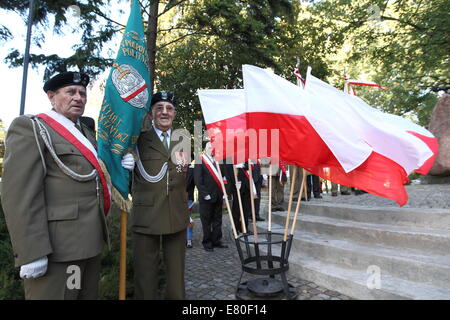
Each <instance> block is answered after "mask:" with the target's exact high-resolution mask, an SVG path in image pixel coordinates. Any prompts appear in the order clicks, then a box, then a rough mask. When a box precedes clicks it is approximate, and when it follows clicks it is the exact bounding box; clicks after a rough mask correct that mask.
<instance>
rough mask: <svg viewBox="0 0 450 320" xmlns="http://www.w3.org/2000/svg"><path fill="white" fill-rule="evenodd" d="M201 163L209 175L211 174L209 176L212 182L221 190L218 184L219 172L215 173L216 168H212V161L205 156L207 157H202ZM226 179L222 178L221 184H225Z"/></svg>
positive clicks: (220, 185)
mask: <svg viewBox="0 0 450 320" xmlns="http://www.w3.org/2000/svg"><path fill="white" fill-rule="evenodd" d="M202 161H203V163H204V164H205V166H206V169H208V171H209V173H210V174H211V176H212V177H213V179H214V181H215V182H216V183H217V185H218V186H219V189H220V190H222V184H221V183H220V175H219V172H218V171H217V169H216V167H215V166H214V163H213V162H212V160H211V159H210V158H209V157H208V156H207V155H205V154H204V155H202ZM227 183H228V182H227V178H226V177H225V176H223V184H224V185H225V184H227Z"/></svg>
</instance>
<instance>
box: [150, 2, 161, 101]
mask: <svg viewBox="0 0 450 320" xmlns="http://www.w3.org/2000/svg"><path fill="white" fill-rule="evenodd" d="M158 5H159V1H158V0H152V1H150V14H149V16H148V29H147V51H148V62H149V69H150V70H149V72H150V92H152V93H153V89H154V87H155V65H156V31H157V29H158Z"/></svg>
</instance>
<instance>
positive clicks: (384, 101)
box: [309, 0, 450, 125]
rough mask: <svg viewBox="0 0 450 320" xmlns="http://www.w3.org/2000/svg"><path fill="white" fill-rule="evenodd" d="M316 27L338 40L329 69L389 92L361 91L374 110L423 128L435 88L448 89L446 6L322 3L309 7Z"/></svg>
mask: <svg viewBox="0 0 450 320" xmlns="http://www.w3.org/2000/svg"><path fill="white" fill-rule="evenodd" d="M309 11H310V12H311V14H312V15H314V16H317V17H321V19H320V20H318V21H317V22H318V24H317V25H316V26H317V27H319V29H323V30H324V29H326V28H329V30H331V31H332V32H333V33H337V34H340V35H341V36H342V38H341V43H340V47H341V48H342V47H344V46H346V47H347V48H348V50H343V51H341V57H340V58H339V59H338V63H337V64H336V65H335V67H334V68H333V69H334V70H333V72H334V73H335V81H336V78H340V79H342V77H343V73H344V71H346V72H347V73H350V75H353V76H359V75H361V74H365V75H367V74H371V76H370V79H367V80H374V81H377V82H379V83H382V84H383V85H385V86H387V87H389V89H390V90H389V91H385V92H380V91H374V90H373V89H372V90H365V89H363V90H361V92H362V95H363V97H364V98H366V99H367V100H368V101H369V102H370V103H371V104H372V105H373V106H376V107H379V108H381V109H383V110H384V111H387V112H391V113H394V114H399V115H404V114H405V115H413V116H415V117H417V120H418V121H419V122H420V123H421V124H422V125H427V124H428V122H429V117H430V113H431V110H432V108H433V106H434V104H435V103H436V94H434V93H432V92H430V88H432V87H434V86H446V85H449V83H450V78H449V74H450V70H449V62H450V28H449V25H450V24H449V22H450V14H449V11H448V2H447V1H445V0H433V1H422V0H405V1H385V0H377V1H373V0H370V1H368V0H356V1H347V0H324V1H320V2H317V3H316V4H314V5H311V6H309Z"/></svg>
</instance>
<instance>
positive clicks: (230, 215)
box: [215, 161, 238, 239]
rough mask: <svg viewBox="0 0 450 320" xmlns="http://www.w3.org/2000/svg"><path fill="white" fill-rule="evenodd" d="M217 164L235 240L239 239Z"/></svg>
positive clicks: (218, 167) (220, 171)
mask: <svg viewBox="0 0 450 320" xmlns="http://www.w3.org/2000/svg"><path fill="white" fill-rule="evenodd" d="M215 162H216V165H217V171H218V172H219V177H220V185H221V186H222V190H223V194H224V195H225V203H226V205H227V210H228V216H229V218H230V223H231V229H232V230H233V235H234V238H235V239H237V238H238V234H237V232H236V226H235V225H234V220H233V215H232V213H231V208H230V202H229V201H228V194H227V189H225V185H224V184H223V177H222V170H220V165H219V164H218V163H217V161H215Z"/></svg>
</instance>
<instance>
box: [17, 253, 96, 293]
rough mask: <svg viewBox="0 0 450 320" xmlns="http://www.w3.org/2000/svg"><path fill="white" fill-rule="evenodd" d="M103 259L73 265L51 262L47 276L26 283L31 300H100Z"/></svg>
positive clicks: (81, 261) (25, 287)
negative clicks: (99, 286) (99, 289)
mask: <svg viewBox="0 0 450 320" xmlns="http://www.w3.org/2000/svg"><path fill="white" fill-rule="evenodd" d="M100 263H101V255H97V256H95V257H93V258H89V259H84V260H76V261H69V262H53V261H49V262H48V267H47V272H46V273H45V275H44V276H42V277H40V278H36V279H24V289H25V299H27V300H96V299H97V298H98V282H99V280H100Z"/></svg>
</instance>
